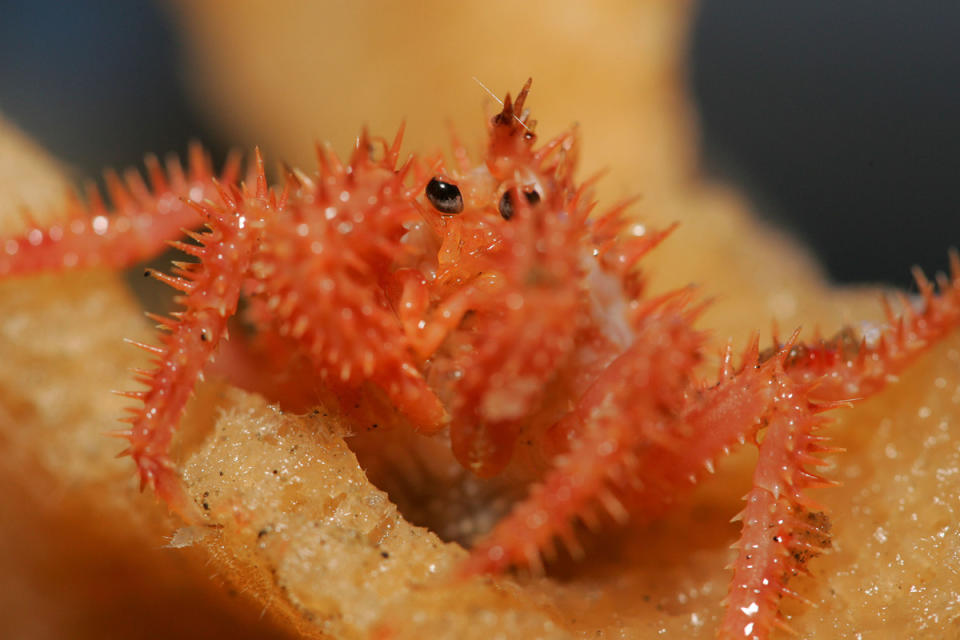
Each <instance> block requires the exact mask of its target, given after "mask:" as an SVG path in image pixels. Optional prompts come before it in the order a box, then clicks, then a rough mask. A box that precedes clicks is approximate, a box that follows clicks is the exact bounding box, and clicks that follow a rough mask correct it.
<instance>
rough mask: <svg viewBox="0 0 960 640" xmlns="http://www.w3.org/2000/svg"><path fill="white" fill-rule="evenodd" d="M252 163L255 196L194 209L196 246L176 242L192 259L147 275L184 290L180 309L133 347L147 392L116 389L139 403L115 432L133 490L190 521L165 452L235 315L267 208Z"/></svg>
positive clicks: (229, 198) (235, 197) (236, 195)
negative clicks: (152, 340) (198, 222)
mask: <svg viewBox="0 0 960 640" xmlns="http://www.w3.org/2000/svg"><path fill="white" fill-rule="evenodd" d="M257 161H258V166H259V167H260V170H261V174H260V179H258V180H257V191H256V197H251V198H243V199H242V200H241V198H240V197H239V196H240V194H239V193H236V192H235V193H233V194H229V193H228V192H226V191H224V192H221V194H220V195H221V198H222V199H223V201H224V202H225V203H226V204H227V206H226V207H215V206H212V205H209V206H208V205H196V207H197V209H198V210H199V211H200V213H201V215H202V216H203V217H205V218H206V219H207V226H208V228H209V230H208V231H207V232H205V233H198V234H194V239H195V240H196V241H197V242H198V243H199V244H198V245H185V244H184V245H182V246H181V247H180V248H181V249H182V250H183V251H186V252H187V253H189V254H190V255H192V256H194V257H196V258H198V259H199V262H197V263H178V264H177V265H176V267H175V274H176V275H175V276H169V275H165V274H159V273H154V275H155V277H156V278H157V279H159V280H161V281H162V282H166V283H167V284H169V285H171V286H173V287H175V288H177V289H179V290H180V291H182V292H183V293H184V295H181V296H178V297H177V301H178V302H179V303H180V304H181V306H182V307H183V310H182V311H180V312H178V313H176V314H174V315H173V317H172V318H164V317H161V316H154V319H156V320H157V321H158V322H159V323H160V326H161V328H163V329H165V330H166V331H167V333H165V334H164V335H163V336H162V339H161V343H162V346H160V347H153V346H147V345H141V344H139V343H135V344H137V346H140V347H142V348H144V349H145V350H147V351H148V352H149V353H151V354H153V355H154V356H155V359H154V364H155V368H154V369H153V370H144V371H139V372H138V377H137V379H138V381H139V382H141V383H143V384H145V385H146V386H147V387H148V389H147V390H146V391H133V392H121V395H124V396H126V397H130V398H133V399H137V400H142V402H143V406H142V407H136V408H133V409H132V411H133V415H132V416H130V417H129V418H127V419H126V421H127V422H130V423H131V428H130V429H128V430H125V431H122V432H119V433H118V434H117V435H120V436H122V437H124V438H126V439H128V440H129V441H130V446H129V448H128V449H127V450H126V451H124V454H127V455H130V456H132V457H133V459H134V462H135V463H136V465H137V470H138V473H139V477H140V485H141V489H142V488H143V487H144V486H146V485H150V486H151V487H152V488H154V489H155V491H156V493H157V495H158V496H159V497H160V498H161V499H162V500H163V501H164V502H166V503H167V504H168V505H169V506H170V508H171V509H172V510H174V511H176V512H178V513H179V514H181V515H182V516H184V517H185V518H190V517H191V516H192V514H193V512H194V509H193V508H192V507H191V505H190V504H189V502H188V501H187V499H186V496H184V495H183V490H182V487H181V484H180V479H179V476H178V474H177V473H176V470H175V468H174V466H173V463H172V462H171V460H170V458H169V456H168V450H169V447H170V442H171V440H172V438H173V434H174V432H175V431H176V429H177V426H178V423H179V420H180V417H181V415H182V413H183V409H184V406H185V405H186V403H187V400H188V399H189V397H190V396H191V395H192V393H193V389H194V385H195V384H196V381H197V379H198V378H200V377H201V376H202V373H203V369H204V367H205V366H206V365H207V363H208V362H209V360H210V359H211V358H212V357H213V355H214V352H215V350H216V348H217V345H218V344H219V343H220V341H221V340H222V339H224V338H225V337H226V329H227V321H228V319H229V318H230V317H231V316H232V315H233V314H234V313H235V312H236V308H237V301H238V298H239V295H240V290H241V286H242V284H243V282H244V279H245V278H247V277H248V273H249V265H250V260H251V256H252V255H253V252H254V250H255V248H256V244H257V241H258V239H259V235H260V228H262V223H258V220H262V218H263V217H264V216H265V215H268V214H269V212H270V209H271V208H272V207H273V205H272V204H271V203H269V202H268V199H267V190H266V180H265V178H263V174H262V160H261V159H260V158H259V154H258V157H257ZM240 220H243V223H241V222H240Z"/></svg>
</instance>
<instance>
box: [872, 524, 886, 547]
mask: <svg viewBox="0 0 960 640" xmlns="http://www.w3.org/2000/svg"><path fill="white" fill-rule="evenodd" d="M873 539H874V540H876V541H877V542H879V543H880V544H883V543H884V542H886V541H887V530H886V529H884V528H883V527H877V530H876V531H874V532H873Z"/></svg>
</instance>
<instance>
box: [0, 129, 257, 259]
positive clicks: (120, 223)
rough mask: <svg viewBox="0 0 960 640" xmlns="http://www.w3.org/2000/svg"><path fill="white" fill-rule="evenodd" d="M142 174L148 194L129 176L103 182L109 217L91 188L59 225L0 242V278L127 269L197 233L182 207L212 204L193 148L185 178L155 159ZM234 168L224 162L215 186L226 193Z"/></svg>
mask: <svg viewBox="0 0 960 640" xmlns="http://www.w3.org/2000/svg"><path fill="white" fill-rule="evenodd" d="M146 167H147V175H148V177H149V180H150V186H149V187H148V186H147V184H146V183H145V182H144V181H143V178H141V176H140V174H139V173H138V172H137V171H135V170H133V169H131V170H128V171H127V172H126V173H125V174H124V177H123V178H121V177H120V176H119V175H117V174H116V173H115V172H112V171H110V172H107V173H106V174H105V180H106V183H107V194H108V195H109V196H110V200H111V202H112V205H113V212H110V211H108V209H107V207H106V205H105V204H104V202H103V199H102V198H101V196H100V193H99V192H98V191H97V189H96V188H95V187H93V186H92V185H91V186H90V187H89V188H88V190H87V192H88V193H87V203H86V204H84V203H82V202H81V201H80V200H79V199H78V198H76V197H74V198H71V200H70V202H69V203H68V206H67V212H66V213H67V215H66V219H65V220H64V221H63V222H60V223H55V224H53V225H51V226H49V227H46V228H43V227H41V226H39V225H37V224H35V223H33V222H31V223H30V228H29V229H28V230H27V231H26V232H25V233H23V234H21V235H19V236H13V237H8V238H6V239H0V276H16V275H29V274H33V273H40V272H44V271H63V270H67V269H84V268H89V267H96V266H104V267H112V268H124V267H129V266H131V265H133V264H136V263H138V262H143V261H145V260H148V259H150V258H152V257H154V256H156V255H159V254H160V253H162V252H163V251H164V250H165V249H166V248H167V243H168V242H169V241H171V240H174V239H176V238H178V237H179V236H180V235H182V231H181V229H183V228H184V227H186V228H192V227H196V226H197V224H198V219H197V213H196V211H194V210H193V208H192V207H191V206H190V203H198V202H202V201H203V200H205V199H210V200H214V201H217V198H218V196H217V191H216V189H215V187H214V184H213V181H214V178H215V176H214V173H213V169H212V167H211V165H210V159H209V158H208V157H207V155H206V154H205V153H204V151H203V149H202V148H201V147H200V146H199V145H192V146H191V147H190V151H189V160H188V168H187V171H186V172H184V169H183V167H182V166H181V165H180V163H179V161H177V160H176V159H171V160H169V161H168V163H167V168H166V170H164V169H163V168H162V167H161V166H160V163H159V161H158V160H157V158H156V157H155V156H147V159H146ZM239 168H240V158H239V156H237V155H231V156H230V158H229V159H228V161H227V163H226V165H225V166H224V169H223V172H222V173H221V176H220V180H221V183H222V184H226V185H232V184H233V183H234V182H235V181H236V180H237V177H238V173H239Z"/></svg>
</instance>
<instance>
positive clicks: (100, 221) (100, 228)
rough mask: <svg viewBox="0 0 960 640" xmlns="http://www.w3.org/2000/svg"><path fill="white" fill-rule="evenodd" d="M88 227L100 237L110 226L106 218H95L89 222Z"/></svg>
mask: <svg viewBox="0 0 960 640" xmlns="http://www.w3.org/2000/svg"><path fill="white" fill-rule="evenodd" d="M90 226H91V227H92V228H93V232H94V233H95V234H97V235H98V236H102V235H103V234H105V233H106V232H107V229H108V228H109V226H110V221H109V220H107V216H95V217H94V218H93V220H91V222H90Z"/></svg>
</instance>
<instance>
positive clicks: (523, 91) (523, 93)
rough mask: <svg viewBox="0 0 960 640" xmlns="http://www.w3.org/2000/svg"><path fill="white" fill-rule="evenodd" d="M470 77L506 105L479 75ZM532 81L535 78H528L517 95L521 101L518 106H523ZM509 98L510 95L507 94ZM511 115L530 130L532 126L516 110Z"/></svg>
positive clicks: (500, 103) (499, 102)
mask: <svg viewBox="0 0 960 640" xmlns="http://www.w3.org/2000/svg"><path fill="white" fill-rule="evenodd" d="M470 77H472V78H473V81H474V82H476V83H477V84H478V85H480V87H481V88H482V89H483V90H484V91H486V92H487V94H489V96H490V97H491V98H493V99H494V100H496V101H497V103H498V104H499V105H500V106H501V107H502V106H504V104H503V100H501V99H500V98H498V97H497V94H495V93H494V92H493V91H491V90H490V89H489V87H487V85H485V84H483V83H482V82H480V78H478V77H477V76H470ZM532 82H533V78H527V82H526V83H525V84H524V85H523V89H521V90H520V95H518V96H517V98H518V99H519V101H520V104H519V105H518V108H519V107H521V106H523V101H524V100H525V99H526V97H527V93H528V92H529V91H530V84H531V83H532ZM507 98H508V99H509V95H508V96H507ZM511 115H513V119H514V120H516V121H517V122H519V123H520V126H521V127H523V128H524V129H526V130H527V131H530V127H528V126H527V124H526V123H525V122H524V121H523V120H521V119H520V118H518V117H517V114H516V113H515V112H513V113H512V114H511Z"/></svg>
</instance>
